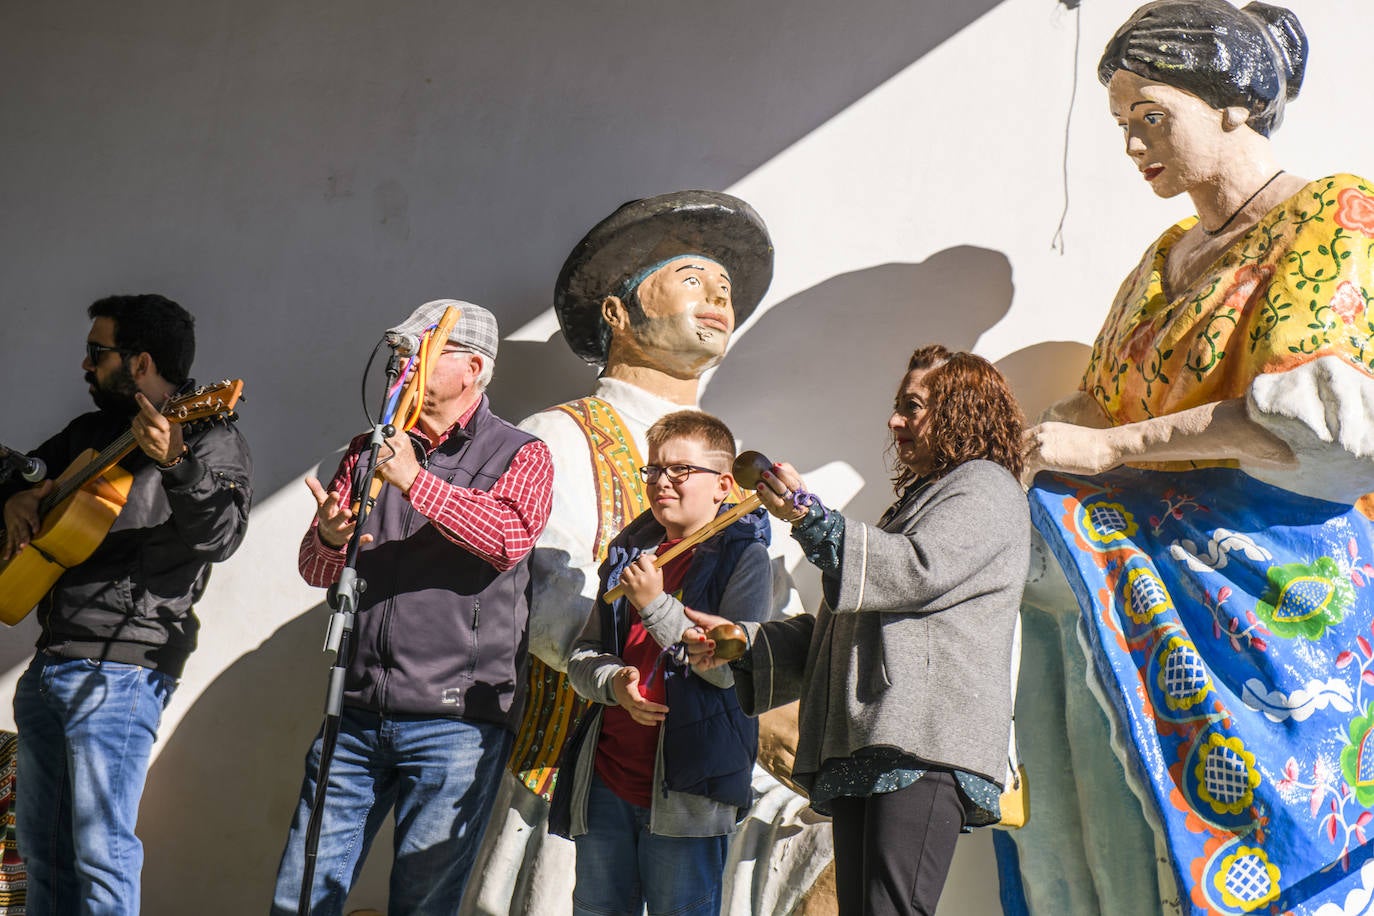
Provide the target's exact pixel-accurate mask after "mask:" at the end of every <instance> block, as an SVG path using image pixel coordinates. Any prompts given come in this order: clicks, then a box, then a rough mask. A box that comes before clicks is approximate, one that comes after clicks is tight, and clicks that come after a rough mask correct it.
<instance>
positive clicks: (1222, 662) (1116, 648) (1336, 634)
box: [1018, 0, 1374, 916]
mask: <svg viewBox="0 0 1374 916" xmlns="http://www.w3.org/2000/svg"><path fill="white" fill-rule="evenodd" d="M1306 54H1307V42H1306V37H1305V36H1304V34H1303V32H1302V29H1301V26H1300V25H1299V24H1298V21H1297V18H1296V17H1295V16H1294V15H1293V14H1292V13H1291V12H1289V11H1287V10H1284V9H1282V8H1279V7H1275V6H1270V5H1267V4H1263V3H1252V4H1250V5H1249V6H1247V7H1245V8H1244V9H1239V10H1238V9H1236V8H1235V7H1233V6H1232V5H1230V4H1229V3H1227V2H1225V0H1159V2H1154V3H1148V4H1146V5H1145V6H1143V7H1141V8H1140V9H1139V10H1137V11H1136V13H1135V14H1134V15H1133V16H1132V17H1131V18H1130V20H1129V21H1128V22H1127V23H1126V24H1125V25H1124V26H1122V28H1121V29H1120V30H1119V31H1118V32H1117V34H1116V35H1115V36H1114V37H1113V38H1112V40H1111V42H1110V43H1109V44H1108V46H1107V49H1106V52H1105V53H1104V54H1103V56H1102V60H1101V63H1100V64H1099V69H1098V74H1099V77H1100V79H1101V80H1102V82H1103V83H1104V84H1105V85H1106V86H1107V88H1108V97H1109V99H1110V104H1111V111H1112V115H1113V117H1114V118H1115V119H1116V121H1117V123H1118V124H1119V125H1120V127H1121V129H1122V132H1123V135H1124V140H1125V144H1126V153H1127V155H1128V156H1129V157H1130V160H1131V161H1132V163H1133V164H1134V165H1135V166H1136V168H1137V169H1138V170H1139V172H1140V177H1141V179H1142V180H1144V181H1145V182H1146V183H1148V184H1149V185H1150V188H1151V189H1152V190H1153V191H1154V192H1155V194H1157V195H1159V196H1161V197H1173V196H1176V195H1179V194H1185V193H1186V194H1187V195H1188V196H1189V198H1190V199H1191V201H1192V203H1193V206H1194V207H1195V208H1196V211H1197V215H1196V216H1195V217H1190V218H1188V219H1186V220H1183V221H1182V222H1180V223H1178V224H1177V225H1174V226H1172V227H1170V228H1169V229H1167V230H1166V231H1165V232H1164V234H1163V235H1161V236H1160V237H1159V238H1158V239H1157V240H1156V241H1155V243H1154V244H1153V245H1152V246H1150V248H1149V249H1148V250H1147V251H1146V252H1145V255H1144V257H1143V258H1142V259H1141V261H1140V263H1139V264H1138V265H1137V267H1136V268H1135V270H1134V271H1133V272H1132V273H1131V274H1130V276H1128V277H1127V278H1126V280H1125V282H1124V283H1123V284H1122V286H1121V289H1120V291H1119V292H1118V294H1117V297H1116V301H1115V302H1114V303H1113V305H1112V308H1111V311H1110V313H1109V314H1108V316H1107V318H1106V321H1105V322H1104V324H1103V327H1102V330H1101V332H1100V333H1099V335H1098V337H1097V341H1096V343H1095V344H1094V346H1093V351H1092V356H1091V359H1090V361H1089V364H1088V367H1087V370H1086V372H1085V374H1084V377H1083V383H1082V386H1081V389H1080V391H1079V392H1078V393H1077V394H1075V395H1074V396H1072V397H1070V398H1068V399H1066V400H1065V401H1063V402H1061V403H1060V404H1059V405H1056V407H1055V408H1053V409H1052V410H1051V420H1052V422H1045V423H1042V424H1041V425H1040V426H1038V427H1036V428H1035V429H1033V430H1032V431H1031V432H1030V433H1029V434H1028V435H1029V438H1030V444H1031V455H1030V459H1029V460H1030V464H1031V470H1030V472H1029V473H1030V474H1034V473H1035V471H1036V470H1048V471H1052V472H1055V473H1050V474H1040V475H1039V477H1038V478H1037V480H1036V483H1037V486H1036V487H1035V488H1034V489H1033V490H1032V492H1031V499H1032V511H1033V514H1034V516H1035V519H1036V525H1037V528H1038V529H1039V530H1040V532H1041V534H1042V535H1043V536H1044V539H1045V541H1046V544H1047V545H1048V548H1049V550H1050V551H1051V552H1052V554H1053V556H1054V558H1055V559H1056V560H1057V561H1058V564H1059V566H1060V567H1062V569H1063V571H1064V573H1065V575H1066V578H1067V582H1068V584H1069V586H1070V587H1071V589H1072V591H1073V594H1074V597H1075V599H1076V601H1077V604H1078V606H1079V608H1081V613H1080V614H1079V615H1078V617H1077V631H1078V633H1077V635H1078V641H1079V642H1080V643H1081V644H1082V648H1083V649H1084V650H1085V651H1086V653H1087V656H1088V659H1087V664H1088V667H1089V668H1090V669H1091V670H1090V671H1089V678H1088V679H1089V680H1090V681H1091V682H1092V683H1093V686H1094V688H1095V692H1096V693H1097V695H1098V697H1099V700H1100V701H1101V707H1102V709H1103V710H1104V711H1105V712H1106V718H1107V722H1108V723H1109V724H1110V730H1111V737H1112V739H1113V744H1114V746H1115V747H1116V749H1117V751H1118V754H1119V755H1120V757H1121V761H1122V763H1123V764H1124V782H1123V781H1122V780H1121V775H1122V773H1121V771H1118V772H1117V774H1116V777H1115V779H1114V778H1113V777H1112V775H1111V774H1107V775H1105V776H1104V775H1103V774H1101V773H1099V774H1096V775H1094V774H1090V773H1087V772H1083V773H1081V774H1079V773H1076V774H1075V775H1076V777H1078V778H1076V779H1075V780H1074V781H1073V784H1072V785H1071V786H1069V785H1067V784H1065V783H1062V782H1061V783H1060V785H1061V786H1064V787H1065V788H1068V789H1070V790H1071V792H1072V795H1073V796H1074V797H1069V798H1062V799H1050V798H1046V797H1044V796H1042V797H1041V798H1040V799H1037V798H1036V797H1035V795H1034V794H1033V795H1032V806H1033V810H1035V811H1036V814H1035V815H1033V817H1032V826H1034V823H1035V817H1037V816H1039V815H1040V812H1042V811H1045V810H1046V809H1047V808H1048V809H1049V810H1050V811H1051V812H1052V813H1051V814H1050V822H1051V825H1052V826H1055V827H1059V828H1064V829H1081V832H1082V834H1083V836H1084V837H1085V838H1086V842H1085V843H1084V844H1083V845H1084V847H1085V848H1086V849H1087V850H1088V852H1087V854H1086V857H1085V858H1084V859H1082V860H1080V862H1079V866H1078V869H1079V870H1078V872H1075V871H1074V866H1073V865H1072V864H1071V863H1069V862H1068V858H1067V857H1066V856H1065V851H1064V848H1063V847H1062V846H1059V845H1058V844H1056V843H1054V842H1053V841H1052V840H1051V838H1048V837H1044V836H1042V837H1039V838H1037V837H1035V835H1034V832H1033V831H1028V832H1026V834H1025V836H1024V837H1022V838H1020V841H1019V846H1020V849H1021V853H1022V865H1023V871H1024V872H1025V873H1027V875H1028V876H1029V877H1030V880H1029V881H1028V882H1027V887H1028V890H1029V895H1030V897H1031V903H1032V907H1033V908H1039V906H1038V904H1039V902H1040V901H1037V900H1036V899H1035V897H1036V893H1037V890H1036V888H1037V883H1038V882H1037V880H1036V875H1037V872H1038V871H1039V869H1040V868H1041V866H1042V865H1043V864H1044V856H1046V855H1047V854H1048V855H1053V856H1054V857H1055V858H1056V863H1055V866H1056V871H1057V873H1058V874H1060V875H1065V874H1069V875H1072V874H1079V875H1087V874H1089V873H1090V874H1091V875H1092V877H1093V879H1094V880H1095V882H1096V888H1095V890H1094V889H1089V890H1087V891H1086V892H1084V891H1083V890H1082V888H1081V887H1075V888H1067V889H1063V890H1065V892H1066V894H1067V897H1066V898H1064V899H1072V900H1074V901H1075V906H1076V907H1077V908H1078V909H1079V911H1092V910H1093V908H1094V907H1095V908H1096V910H1097V911H1100V912H1103V913H1108V912H1110V913H1126V912H1134V910H1132V909H1131V907H1132V906H1140V905H1141V902H1140V901H1141V899H1142V898H1140V897H1139V896H1137V895H1136V894H1135V892H1136V891H1137V890H1138V889H1139V888H1140V887H1142V886H1144V885H1145V884H1149V883H1152V882H1151V881H1150V880H1148V876H1149V875H1151V874H1152V873H1153V870H1154V865H1155V858H1154V851H1155V849H1154V848H1152V846H1155V847H1157V848H1158V849H1159V850H1160V851H1161V853H1162V855H1161V857H1160V859H1161V861H1162V862H1164V863H1165V864H1166V865H1167V866H1168V869H1167V871H1168V872H1171V873H1172V878H1173V880H1172V881H1165V882H1163V887H1164V890H1163V891H1162V893H1160V895H1159V896H1158V897H1157V898H1154V899H1152V900H1151V901H1149V903H1148V905H1147V908H1153V909H1154V910H1155V911H1156V912H1157V911H1158V909H1159V907H1160V906H1161V904H1163V905H1166V906H1167V905H1169V903H1170V898H1172V897H1173V896H1174V893H1175V891H1176V892H1177V899H1178V906H1179V908H1180V909H1181V910H1182V911H1184V912H1190V913H1228V914H1229V913H1243V912H1253V911H1257V910H1262V911H1269V910H1270V909H1271V908H1273V907H1277V908H1279V909H1280V910H1282V911H1292V912H1296V913H1316V912H1318V911H1319V910H1320V911H1321V913H1322V916H1326V914H1327V913H1342V912H1346V910H1345V909H1342V907H1343V906H1345V905H1346V904H1347V896H1348V895H1353V896H1350V902H1352V903H1353V902H1357V901H1361V900H1362V901H1365V902H1368V898H1369V897H1370V895H1371V894H1372V893H1374V864H1370V865H1369V866H1368V867H1367V868H1366V867H1364V865H1365V861H1366V860H1368V859H1369V854H1368V853H1367V852H1365V848H1366V847H1365V840H1366V831H1368V832H1369V833H1374V824H1371V823H1370V822H1371V821H1372V820H1374V648H1372V647H1371V643H1370V636H1371V633H1370V629H1369V628H1370V624H1371V622H1374V597H1371V594H1370V589H1371V588H1374V575H1371V574H1374V566H1370V565H1369V564H1370V563H1371V562H1374V557H1371V552H1372V551H1374V541H1372V540H1371V536H1370V535H1371V531H1372V530H1374V529H1371V525H1370V522H1369V519H1368V518H1367V517H1366V515H1365V514H1363V513H1362V512H1361V511H1360V509H1359V508H1357V505H1359V504H1361V496H1362V494H1365V493H1367V492H1369V491H1371V490H1374V460H1371V457H1372V456H1374V424H1372V423H1371V422H1370V420H1371V413H1374V324H1371V322H1370V316H1369V315H1368V314H1367V311H1366V307H1367V305H1368V303H1369V301H1370V299H1371V295H1374V274H1371V264H1374V187H1372V186H1371V185H1370V184H1369V183H1368V182H1366V181H1364V180H1362V179H1360V178H1357V177H1355V176H1352V175H1334V176H1330V177H1326V178H1320V179H1317V180H1315V181H1309V180H1306V179H1303V178H1299V177H1297V176H1295V175H1292V174H1289V173H1288V172H1286V171H1284V170H1283V168H1282V167H1281V166H1280V165H1279V163H1278V162H1277V161H1276V159H1275V156H1274V154H1273V151H1272V149H1271V146H1270V142H1269V135H1270V133H1271V132H1272V131H1273V130H1274V129H1275V128H1276V127H1277V126H1278V125H1279V123H1280V121H1281V120H1282V116H1283V109H1284V105H1285V103H1286V102H1287V101H1289V100H1291V99H1293V98H1294V97H1296V95H1297V93H1298V89H1299V87H1300V86H1301V82H1302V74H1303V68H1304V64H1305V60H1306ZM1351 103H1352V105H1355V104H1356V101H1355V100H1354V99H1352V100H1351ZM1124 465H1130V467H1123V466H1124ZM1044 591H1045V590H1044V589H1041V595H1042V598H1041V600H1040V601H1039V603H1040V604H1041V606H1045V605H1046V604H1049V603H1051V602H1047V601H1045V600H1043V593H1044ZM1070 619H1072V618H1070ZM1066 645H1067V647H1068V650H1067V651H1066V652H1065V661H1066V663H1067V662H1070V661H1071V660H1072V656H1073V655H1075V654H1076V653H1075V651H1074V650H1076V649H1077V647H1076V646H1074V645H1072V640H1069V641H1068V642H1067V643H1066ZM1082 664H1083V661H1082V657H1081V656H1079V657H1078V665H1079V666H1080V668H1079V670H1080V672H1081V666H1082ZM1030 667H1031V668H1034V664H1032V665H1031V666H1030ZM1027 670H1028V669H1027V668H1025V667H1023V671H1027ZM1065 689H1066V692H1067V694H1068V696H1067V698H1066V699H1065V702H1064V706H1065V708H1067V710H1068V715H1067V725H1065V724H1064V722H1063V719H1064V717H1063V715H1062V714H1061V713H1059V711H1058V710H1057V709H1056V710H1055V711H1054V714H1053V715H1051V714H1050V710H1049V709H1048V708H1047V707H1048V706H1049V705H1051V704H1052V703H1054V701H1053V700H1050V699H1048V698H1046V697H1043V696H1042V697H1039V698H1037V697H1036V695H1035V692H1034V691H1033V690H1030V689H1029V688H1028V686H1027V683H1026V681H1025V680H1024V678H1023V683H1022V691H1021V696H1022V712H1021V714H1020V716H1019V718H1018V732H1020V733H1021V734H1022V735H1023V736H1029V735H1031V734H1037V733H1038V734H1040V735H1043V734H1045V733H1046V732H1044V731H1043V728H1044V727H1045V726H1046V724H1047V723H1049V722H1051V720H1053V719H1054V718H1055V717H1056V716H1058V717H1059V725H1058V728H1059V732H1058V734H1060V735H1062V737H1063V740H1064V743H1065V744H1066V745H1067V746H1059V747H1047V746H1045V744H1046V742H1045V741H1044V739H1043V738H1041V739H1040V744H1041V746H1040V747H1039V748H1038V754H1039V755H1040V756H1043V755H1044V754H1045V753H1046V752H1051V753H1053V754H1054V756H1055V759H1056V762H1057V765H1058V766H1060V767H1062V766H1063V765H1064V764H1065V763H1068V762H1071V763H1072V764H1073V766H1074V767H1076V768H1081V769H1084V770H1086V767H1087V763H1088V762H1089V761H1091V760H1093V759H1094V755H1095V754H1096V755H1098V756H1097V758H1096V759H1098V760H1100V759H1101V757H1102V756H1103V755H1104V753H1105V746H1106V736H1107V730H1106V728H1105V727H1104V726H1103V723H1102V721H1101V716H1100V715H1099V714H1098V713H1097V711H1096V709H1094V708H1091V704H1086V703H1084V702H1083V701H1082V698H1081V695H1080V696H1077V697H1076V696H1075V695H1076V694H1081V690H1082V680H1081V678H1080V677H1076V676H1075V675H1074V673H1073V672H1071V671H1070V672H1069V673H1068V674H1067V675H1066V677H1065ZM1037 699H1039V700H1040V702H1039V703H1038V704H1037V702H1036V701H1037ZM1055 705H1057V704H1055ZM1094 717H1096V721H1094ZM1034 741H1035V739H1033V738H1032V739H1030V741H1029V742H1028V743H1034ZM1034 765H1035V761H1034V759H1033V760H1032V769H1033V770H1034ZM1032 777H1033V778H1032V792H1033V793H1034V792H1035V791H1036V781H1035V779H1034V772H1033V773H1032ZM1050 782H1051V784H1053V783H1054V778H1053V777H1051V779H1050ZM1127 784H1128V785H1129V788H1130V790H1131V792H1132V793H1133V794H1134V795H1135V796H1138V799H1139V801H1138V803H1137V801H1136V799H1135V798H1132V797H1131V795H1130V793H1128V792H1127V791H1126V789H1125V786H1126V785H1127ZM1037 801H1043V802H1044V804H1041V805H1039V806H1036V804H1035V803H1036V802H1037ZM1061 805H1067V806H1068V807H1069V808H1072V809H1076V816H1074V817H1068V818H1061V819H1060V820H1059V821H1058V822H1056V818H1057V817H1059V814H1058V813H1057V807H1058V806H1061ZM1142 808H1143V811H1144V815H1145V819H1144V820H1145V823H1148V825H1149V827H1150V828H1151V829H1150V830H1148V831H1147V830H1145V829H1144V828H1143V827H1139V828H1136V829H1134V832H1133V825H1129V824H1127V823H1126V822H1125V820H1124V818H1125V816H1126V815H1127V814H1129V815H1131V816H1132V820H1133V821H1134V822H1135V824H1137V825H1138V824H1140V817H1139V814H1140V812H1141V810H1142ZM1114 812H1120V814H1116V813H1114ZM1075 820H1076V821H1077V823H1075ZM1094 831H1097V832H1098V835H1097V836H1095V835H1094ZM1132 835H1134V836H1135V837H1136V838H1137V839H1136V840H1135V841H1134V843H1135V845H1134V847H1132V845H1131V843H1132V841H1131V840H1130V837H1131V836H1132ZM1141 837H1143V838H1144V840H1143V842H1142V841H1141V840H1140V838H1141ZM1151 837H1153V843H1152V842H1151ZM1114 844H1115V845H1114ZM1056 847H1057V848H1056ZM1132 873H1134V875H1136V876H1137V878H1132V877H1131V875H1132ZM1141 876H1145V879H1144V880H1138V879H1140V878H1141ZM1175 883H1176V884H1177V887H1176V888H1174V887H1172V886H1171V885H1173V884H1175ZM1040 886H1041V887H1043V886H1044V885H1043V883H1041V884H1040ZM1127 896H1130V897H1131V899H1125V898H1126V897H1127ZM1043 902H1044V903H1045V904H1046V906H1045V907H1044V909H1045V911H1047V912H1056V913H1062V912H1066V911H1068V910H1069V909H1070V907H1067V906H1065V905H1064V903H1063V899H1061V900H1059V901H1048V900H1047V901H1043ZM1324 906H1335V907H1336V909H1334V910H1331V909H1322V908H1323V907H1324ZM1357 911H1361V912H1362V911H1363V910H1357Z"/></svg>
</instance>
